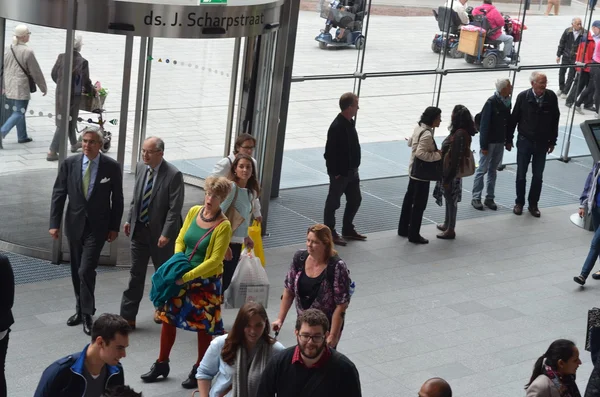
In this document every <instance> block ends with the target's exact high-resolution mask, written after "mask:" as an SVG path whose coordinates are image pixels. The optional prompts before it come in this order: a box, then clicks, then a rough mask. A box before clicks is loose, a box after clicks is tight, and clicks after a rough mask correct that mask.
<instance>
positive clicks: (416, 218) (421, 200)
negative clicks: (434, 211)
mask: <svg viewBox="0 0 600 397" xmlns="http://www.w3.org/2000/svg"><path fill="white" fill-rule="evenodd" d="M428 197H429V181H418V180H416V179H412V178H408V189H407V190H406V194H405V195H404V202H403V203H402V212H401V213H400V221H399V222H398V234H399V235H400V236H407V237H408V238H409V239H411V240H413V239H417V238H419V236H420V233H421V223H422V222H423V212H425V208H427V199H428Z"/></svg>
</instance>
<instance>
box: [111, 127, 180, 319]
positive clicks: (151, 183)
mask: <svg viewBox="0 0 600 397" xmlns="http://www.w3.org/2000/svg"><path fill="white" fill-rule="evenodd" d="M164 151H165V143H164V142H163V140H162V139H160V138H155V137H151V138H148V139H146V140H145V141H144V144H143V146H142V160H143V161H144V162H143V163H138V165H137V168H136V170H135V187H134V190H133V199H132V200H131V204H130V206H129V214H128V215H127V223H125V226H123V232H124V233H125V235H126V236H128V237H131V270H130V273H131V277H130V278H129V286H128V287H127V290H125V292H123V299H122V300H121V317H123V318H124V319H125V320H127V322H128V323H129V326H130V327H132V328H135V317H136V316H137V314H138V310H139V307H140V301H141V300H142V297H143V296H144V283H145V281H146V271H147V270H148V260H149V259H150V258H152V264H154V269H155V270H156V269H158V268H159V266H160V265H162V264H163V263H165V262H166V261H167V260H168V259H169V258H170V257H171V256H172V255H173V253H174V252H175V239H176V238H177V235H178V233H179V230H180V229H181V207H182V206H183V197H184V186H183V176H182V174H181V172H180V171H179V170H178V169H177V168H175V166H173V165H171V164H169V163H168V162H167V161H166V160H165V159H163V156H164ZM154 321H155V322H157V323H160V320H158V317H157V315H156V313H155V316H154Z"/></svg>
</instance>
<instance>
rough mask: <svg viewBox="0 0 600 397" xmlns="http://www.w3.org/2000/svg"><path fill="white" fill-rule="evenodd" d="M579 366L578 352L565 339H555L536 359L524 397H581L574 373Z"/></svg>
mask: <svg viewBox="0 0 600 397" xmlns="http://www.w3.org/2000/svg"><path fill="white" fill-rule="evenodd" d="M580 365H581V360H580V359H579V350H578V349H577V346H575V343H573V342H571V341H570V340H567V339H557V340H555V341H554V342H552V344H550V347H548V350H546V353H544V355H543V356H541V357H540V358H538V359H537V361H536V362H535V364H534V366H533V373H532V374H531V379H530V380H529V383H528V384H527V385H526V386H525V389H526V390H527V395H526V397H581V394H580V393H579V389H578V388H577V384H576V383H575V373H576V372H577V368H579V366H580Z"/></svg>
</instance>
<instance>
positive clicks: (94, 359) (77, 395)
mask: <svg viewBox="0 0 600 397" xmlns="http://www.w3.org/2000/svg"><path fill="white" fill-rule="evenodd" d="M130 331H131V328H130V327H129V324H127V320H125V319H124V318H123V317H121V316H117V315H116V314H106V313H105V314H103V315H101V316H100V317H98V319H97V320H96V321H94V324H93V326H92V342H91V343H90V344H89V345H87V346H86V347H85V348H84V349H83V351H82V352H80V353H74V354H71V355H69V356H66V357H63V358H61V359H60V360H57V361H55V362H54V363H52V364H51V365H50V366H49V367H48V368H46V369H45V370H44V373H43V374H42V377H41V379H40V383H39V384H38V387H37V389H36V391H35V394H34V397H101V396H102V395H103V394H104V392H105V391H106V390H107V389H112V388H114V387H117V386H122V385H124V384H125V376H124V374H123V367H122V366H121V363H120V360H121V359H122V358H123V357H125V356H126V353H125V350H126V349H127V347H128V346H129V332H130Z"/></svg>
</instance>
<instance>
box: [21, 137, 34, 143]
mask: <svg viewBox="0 0 600 397" xmlns="http://www.w3.org/2000/svg"><path fill="white" fill-rule="evenodd" d="M32 141H33V139H31V138H25V139H21V140H20V141H17V142H19V143H29V142H32Z"/></svg>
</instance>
